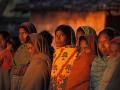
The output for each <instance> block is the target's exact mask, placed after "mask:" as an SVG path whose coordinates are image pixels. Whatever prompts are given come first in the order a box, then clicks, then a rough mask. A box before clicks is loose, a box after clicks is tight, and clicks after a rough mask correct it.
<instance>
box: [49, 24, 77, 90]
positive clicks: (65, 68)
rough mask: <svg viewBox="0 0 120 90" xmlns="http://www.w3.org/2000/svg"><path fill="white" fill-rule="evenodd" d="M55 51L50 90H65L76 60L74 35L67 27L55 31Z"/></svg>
mask: <svg viewBox="0 0 120 90" xmlns="http://www.w3.org/2000/svg"><path fill="white" fill-rule="evenodd" d="M55 42H56V49H55V53H54V57H53V64H52V71H51V81H50V89H51V90H65V86H66V82H67V80H68V77H69V74H70V72H71V68H72V65H73V63H74V61H75V60H76V56H77V50H76V48H75V33H74V31H73V29H72V28H71V27H70V26H69V25H60V26H58V27H57V28H56V30H55Z"/></svg>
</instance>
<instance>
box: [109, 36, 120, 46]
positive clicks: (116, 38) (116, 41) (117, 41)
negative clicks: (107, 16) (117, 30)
mask: <svg viewBox="0 0 120 90" xmlns="http://www.w3.org/2000/svg"><path fill="white" fill-rule="evenodd" d="M110 42H111V43H119V44H120V36H118V37H115V38H113V39H112V40H111V41H110Z"/></svg>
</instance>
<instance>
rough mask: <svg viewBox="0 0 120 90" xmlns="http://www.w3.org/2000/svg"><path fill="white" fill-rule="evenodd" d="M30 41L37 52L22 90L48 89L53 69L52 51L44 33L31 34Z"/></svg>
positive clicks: (25, 77)
mask: <svg viewBox="0 0 120 90" xmlns="http://www.w3.org/2000/svg"><path fill="white" fill-rule="evenodd" d="M30 41H31V43H32V44H33V47H34V48H35V51H36V52H35V54H33V55H32V57H31V62H30V64H29V66H28V68H27V70H26V72H25V75H24V76H23V79H22V83H21V87H20V90H48V87H49V81H50V71H51V62H50V61H51V60H50V54H49V53H50V52H49V47H48V44H47V41H46V39H44V38H43V36H42V35H38V34H35V33H34V34H31V35H30Z"/></svg>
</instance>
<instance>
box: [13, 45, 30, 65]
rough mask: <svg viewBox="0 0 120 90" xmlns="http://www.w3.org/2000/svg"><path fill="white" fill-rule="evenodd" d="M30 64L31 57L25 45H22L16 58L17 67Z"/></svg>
mask: <svg viewBox="0 0 120 90" xmlns="http://www.w3.org/2000/svg"><path fill="white" fill-rule="evenodd" d="M29 62H30V55H29V53H28V50H27V47H26V45H25V44H23V45H21V46H20V47H19V48H18V50H17V52H16V53H15V56H14V63H15V66H19V65H22V64H28V63H29Z"/></svg>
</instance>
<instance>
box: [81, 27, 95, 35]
mask: <svg viewBox="0 0 120 90" xmlns="http://www.w3.org/2000/svg"><path fill="white" fill-rule="evenodd" d="M81 28H82V29H83V30H84V32H85V34H86V35H90V34H91V35H95V36H96V32H95V30H94V29H93V28H92V27H90V26H81Z"/></svg>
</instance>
